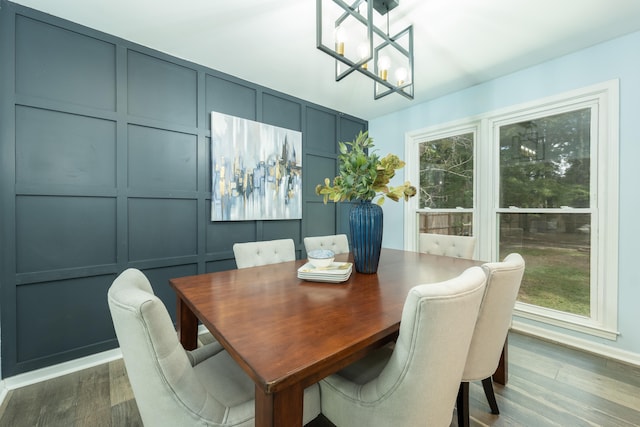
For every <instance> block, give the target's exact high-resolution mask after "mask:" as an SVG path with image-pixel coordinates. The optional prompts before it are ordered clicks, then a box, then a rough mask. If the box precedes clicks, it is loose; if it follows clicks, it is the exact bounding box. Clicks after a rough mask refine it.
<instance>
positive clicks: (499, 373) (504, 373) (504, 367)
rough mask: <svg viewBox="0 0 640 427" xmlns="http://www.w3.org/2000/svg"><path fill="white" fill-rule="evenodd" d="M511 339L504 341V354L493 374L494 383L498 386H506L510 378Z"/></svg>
mask: <svg viewBox="0 0 640 427" xmlns="http://www.w3.org/2000/svg"><path fill="white" fill-rule="evenodd" d="M508 347H509V337H507V338H505V340H504V347H502V354H501V355H500V362H498V368H497V369H496V371H495V372H494V373H493V381H495V382H497V383H498V384H502V385H506V384H507V380H508V377H509V353H508Z"/></svg>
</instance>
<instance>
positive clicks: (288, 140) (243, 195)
mask: <svg viewBox="0 0 640 427" xmlns="http://www.w3.org/2000/svg"><path fill="white" fill-rule="evenodd" d="M211 192H212V194H211V220H212V221H250V220H275V219H300V218H302V132H298V131H294V130H291V129H285V128H281V127H277V126H272V125H267V124H264V123H258V122H254V121H252V120H247V119H242V118H239V117H234V116H229V115H226V114H221V113H217V112H212V113H211Z"/></svg>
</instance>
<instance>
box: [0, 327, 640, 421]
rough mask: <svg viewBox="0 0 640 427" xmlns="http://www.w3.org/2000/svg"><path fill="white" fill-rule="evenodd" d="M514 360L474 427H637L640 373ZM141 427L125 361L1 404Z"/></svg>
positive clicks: (5, 411) (17, 417)
mask: <svg viewBox="0 0 640 427" xmlns="http://www.w3.org/2000/svg"><path fill="white" fill-rule="evenodd" d="M509 360H510V365H509V383H508V385H507V386H506V387H503V386H500V385H498V384H496V385H495V391H496V397H497V400H498V405H499V407H500V412H501V414H500V415H492V414H490V413H489V407H488V405H487V403H486V401H485V398H484V394H483V391H482V386H481V385H480V384H479V383H478V384H476V383H474V384H471V387H470V392H469V395H470V405H471V425H472V426H494V427H500V426H535V427H538V426H540V427H544V426H563V427H564V426H606V427H609V426H625V427H626V426H628V427H631V426H640V368H638V367H632V366H628V365H625V364H622V363H618V362H615V361H612V360H607V359H604V358H601V357H598V356H594V355H591V354H587V353H584V352H580V351H577V350H572V349H569V348H566V347H563V346H560V345H556V344H552V343H548V342H545V341H541V340H538V339H535V338H532V337H528V336H524V335H520V334H516V333H512V334H511V335H510V338H509ZM141 425H142V422H141V420H140V414H139V413H138V408H137V406H136V404H135V400H134V398H133V394H132V392H131V388H130V386H129V382H128V379H127V376H126V372H125V369H124V364H123V363H122V361H121V360H117V361H114V362H110V363H108V364H104V365H100V366H97V367H95V368H91V369H85V370H83V371H80V372H75V373H72V374H69V375H66V376H63V377H59V378H55V379H52V380H48V381H44V382H42V383H38V384H34V385H30V386H27V387H23V388H20V389H16V390H12V391H10V392H9V394H8V395H7V397H6V399H5V401H4V403H3V404H2V406H1V407H0V427H5V426H7V427H9V426H11V427H23V426H24V427H27V426H28V427H33V426H64V427H71V426H92V427H95V426H127V427H129V426H141ZM332 425H333V424H331V423H330V422H329V421H327V420H326V419H324V417H319V418H318V419H316V420H314V421H313V422H312V423H311V424H310V425H309V427H330V426H332ZM451 426H457V422H456V418H455V416H454V417H453V420H452V424H451ZM348 427H350V426H348Z"/></svg>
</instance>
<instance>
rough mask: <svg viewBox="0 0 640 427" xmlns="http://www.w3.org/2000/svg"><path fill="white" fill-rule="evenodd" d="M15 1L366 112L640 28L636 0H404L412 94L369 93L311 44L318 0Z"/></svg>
mask: <svg viewBox="0 0 640 427" xmlns="http://www.w3.org/2000/svg"><path fill="white" fill-rule="evenodd" d="M13 1H14V2H15V3H20V4H22V5H25V6H28V7H32V8H34V9H38V10H41V11H44V12H46V13H50V14H52V15H55V16H59V17H62V18H65V19H68V20H70V21H73V22H77V23H79V24H82V25H86V26H88V27H91V28H95V29H97V30H100V31H103V32H106V33H109V34H112V35H115V36H118V37H122V38H124V39H127V40H130V41H133V42H135V43H139V44H141V45H144V46H147V47H150V48H153V49H156V50H159V51H162V52H165V53H168V54H170V55H173V56H176V57H179V58H183V59H186V60H189V61H192V62H195V63H198V64H201V65H204V66H207V67H210V68H213V69H216V70H219V71H222V72H225V73H228V74H231V75H234V76H237V77H240V78H242V79H245V80H248V81H251V82H254V83H257V84H260V85H263V86H266V87H269V88H272V89H275V90H278V91H281V92H284V93H287V94H290V95H294V96H297V97H299V98H302V99H305V100H308V101H311V102H315V103H317V104H320V105H324V106H326V107H330V108H333V109H336V110H340V111H343V112H345V113H348V114H352V115H354V116H357V117H361V118H364V119H373V118H375V117H378V116H380V115H383V114H387V113H390V112H393V111H396V110H400V109H403V108H407V107H411V106H412V105H415V104H418V103H420V102H424V101H427V100H430V99H433V98H436V97H438V96H442V95H444V94H446V93H450V92H453V91H456V90H460V89H463V88H466V87H469V86H473V85H476V84H478V83H481V82H483V81H487V80H490V79H493V78H496V77H499V76H502V75H505V74H508V73H511V72H513V71H516V70H519V69H522V68H525V67H528V66H531V65H534V64H538V63H540V62H544V61H546V60H549V59H551V58H555V57H558V56H561V55H564V54H567V53H569V52H572V51H575V50H578V49H581V48H585V47H588V46H591V45H594V44H597V43H599V42H602V41H606V40H609V39H612V38H615V37H618V36H621V35H624V34H628V33H630V32H634V31H638V30H640V0H536V1H533V0H400V5H399V6H398V7H397V8H395V9H394V10H392V11H391V12H390V21H391V31H390V32H391V34H394V33H395V32H397V31H399V30H400V29H402V28H404V27H406V26H407V25H409V24H413V26H414V50H415V99H414V100H413V101H410V100H407V99H406V98H404V97H401V96H399V95H397V94H391V95H389V96H386V97H384V98H381V99H379V100H374V99H373V82H372V80H370V79H369V78H367V77H365V76H363V75H361V74H359V73H354V74H352V75H350V76H348V77H346V78H345V79H343V80H342V81H340V82H336V81H335V75H334V66H335V65H334V60H333V59H332V58H330V57H329V56H328V55H327V54H325V53H323V52H321V51H319V50H318V49H316V40H315V37H316V32H315V19H316V18H315V8H316V2H315V0H288V1H287V0H236V1H230V0H228V1H221V0H179V1H176V0H55V1H52V0H13ZM374 14H375V12H374ZM549 78H553V76H549Z"/></svg>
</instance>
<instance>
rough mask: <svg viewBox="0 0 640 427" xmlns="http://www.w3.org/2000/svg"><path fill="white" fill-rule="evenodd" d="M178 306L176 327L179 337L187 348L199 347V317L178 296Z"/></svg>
mask: <svg viewBox="0 0 640 427" xmlns="http://www.w3.org/2000/svg"><path fill="white" fill-rule="evenodd" d="M177 299H178V306H177V307H176V328H177V329H178V339H179V340H180V343H181V344H182V346H183V347H184V349H185V350H193V349H195V348H196V347H198V318H197V317H196V315H195V314H193V312H192V311H191V309H190V308H189V307H187V305H186V304H185V303H184V301H182V298H180V297H178V298H177Z"/></svg>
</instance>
